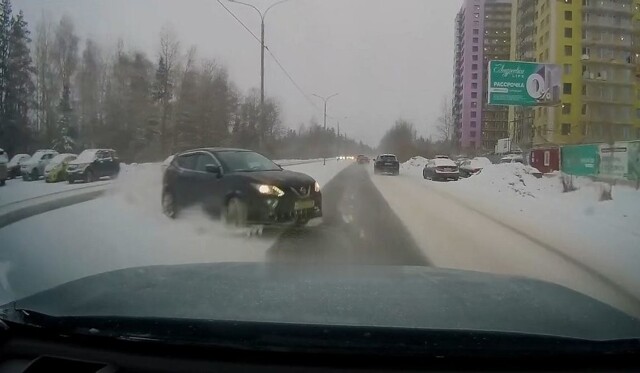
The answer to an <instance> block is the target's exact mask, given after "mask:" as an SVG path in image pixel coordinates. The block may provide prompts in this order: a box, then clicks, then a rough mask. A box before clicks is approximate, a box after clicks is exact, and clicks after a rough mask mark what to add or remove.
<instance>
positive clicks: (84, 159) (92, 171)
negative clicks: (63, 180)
mask: <svg viewBox="0 0 640 373" xmlns="http://www.w3.org/2000/svg"><path fill="white" fill-rule="evenodd" d="M119 173H120V160H119V159H118V155H117V154H116V151H115V150H113V149H87V150H85V151H83V152H82V153H80V155H79V156H78V158H76V159H75V160H74V161H71V162H69V165H68V166H67V180H68V181H69V184H73V183H75V182H76V181H84V182H85V183H90V182H93V181H96V180H98V179H100V178H101V177H105V176H108V177H110V178H112V179H114V178H116V177H117V176H118V174H119Z"/></svg>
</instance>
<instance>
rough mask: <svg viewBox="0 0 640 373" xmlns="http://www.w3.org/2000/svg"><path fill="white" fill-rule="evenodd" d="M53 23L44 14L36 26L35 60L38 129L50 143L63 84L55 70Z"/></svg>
mask: <svg viewBox="0 0 640 373" xmlns="http://www.w3.org/2000/svg"><path fill="white" fill-rule="evenodd" d="M53 44H54V39H53V23H52V22H51V19H50V18H49V16H48V15H47V14H45V13H43V14H42V16H41V18H40V20H39V21H38V24H37V26H36V35H35V46H34V62H35V67H36V99H35V101H36V131H37V132H39V133H41V134H44V136H43V140H44V141H45V142H47V143H49V142H50V141H51V140H52V139H53V137H54V134H55V126H56V119H57V113H56V99H55V98H56V97H57V96H58V94H59V92H60V87H61V85H62V83H61V80H60V75H58V74H56V72H55V71H54V68H53V66H54V63H53V58H54V56H53Z"/></svg>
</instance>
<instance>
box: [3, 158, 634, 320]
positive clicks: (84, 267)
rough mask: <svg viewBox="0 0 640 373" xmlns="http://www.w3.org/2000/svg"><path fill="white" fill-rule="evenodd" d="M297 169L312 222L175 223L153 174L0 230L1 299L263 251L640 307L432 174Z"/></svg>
mask: <svg viewBox="0 0 640 373" xmlns="http://www.w3.org/2000/svg"><path fill="white" fill-rule="evenodd" d="M300 167H303V168H301V169H300V171H304V172H308V173H310V174H311V175H312V176H314V177H317V176H315V175H314V173H316V174H317V175H318V176H320V177H324V178H325V180H324V181H321V184H325V185H324V187H323V198H324V201H323V206H324V218H323V219H322V220H320V221H317V222H313V223H314V224H312V226H311V227H308V228H303V229H287V230H282V229H279V230H268V231H265V234H264V235H263V236H261V237H246V236H238V235H237V234H231V233H229V232H226V231H225V230H224V229H222V227H220V226H219V224H218V223H216V222H212V221H211V220H209V218H207V217H205V216H202V215H199V214H194V215H193V216H186V217H184V218H181V219H179V220H178V221H171V220H169V219H166V218H165V217H163V216H162V214H161V212H160V207H159V199H158V195H159V191H158V190H155V189H153V188H157V185H158V183H157V181H156V180H153V177H151V176H150V175H144V174H142V175H144V177H143V181H144V182H135V183H133V184H132V185H134V186H135V188H133V190H130V191H128V192H125V193H121V194H120V195H115V196H108V197H103V198H100V199H98V200H95V201H90V202H85V203H82V204H80V205H77V206H74V207H70V208H63V209H60V210H56V211H52V212H49V213H46V214H42V215H39V216H35V217H32V218H29V219H26V220H23V221H21V222H18V223H15V224H12V225H10V226H7V227H5V228H3V229H0V242H1V243H2V244H3V248H2V250H1V251H0V291H2V290H3V289H4V294H2V293H0V301H2V300H6V299H7V297H10V298H11V299H16V298H19V297H22V296H26V295H29V294H32V293H34V292H37V291H40V290H45V289H46V288H47V287H51V286H55V285H59V284H61V283H64V282H67V281H71V280H74V279H77V278H81V277H84V276H88V275H91V274H96V273H101V272H105V271H110V270H115V269H120V268H127V267H134V266H145V265H157V264H183V263H194V262H217V261H264V260H266V261H273V262H290V263H292V264H295V263H312V264H317V265H325V264H327V265H330V264H356V265H357V264H373V265H410V266H437V267H446V268H459V269H467V270H476V271H481V272H491V273H498V274H509V275H520V276H526V277H531V278H536V279H540V280H546V281H550V282H554V283H557V284H560V285H563V286H566V287H569V288H572V289H575V290H577V291H580V292H582V293H584V294H587V295H590V296H592V297H594V298H597V299H600V300H602V301H605V302H606V303H609V304H611V305H614V306H615V307H618V308H620V309H623V310H625V311H627V312H629V313H632V314H635V315H640V306H639V303H638V300H637V299H636V298H635V297H633V296H632V295H631V294H629V292H627V291H625V289H623V288H621V287H620V286H617V284H616V283H615V281H613V280H612V279H609V278H606V277H604V276H602V275H601V274H599V272H598V270H597V268H588V267H586V266H584V265H582V264H580V262H578V261H575V260H573V259H572V258H570V257H567V256H566V255H563V254H562V253H560V252H558V251H555V250H554V249H553V248H552V247H548V246H546V245H544V244H543V243H541V242H538V241H536V240H535V238H532V237H528V236H526V235H523V234H521V233H518V232H517V231H514V230H512V229H510V228H509V227H507V226H505V225H504V224H503V223H501V222H498V221H496V220H493V219H492V218H491V217H489V216H486V215H483V214H482V213H480V212H478V211H475V210H473V209H471V208H469V207H468V206H465V205H463V204H461V203H459V202H457V201H456V200H454V199H452V198H451V197H448V196H446V195H442V194H441V193H439V192H438V191H437V190H436V189H435V188H429V187H428V182H424V183H422V182H420V181H416V179H412V178H410V177H407V176H403V175H400V176H398V177H391V176H379V175H372V172H371V170H370V168H371V167H370V166H369V167H366V166H359V165H351V166H349V167H346V168H344V166H340V167H338V165H337V164H335V163H331V165H329V164H328V165H327V166H322V165H321V164H317V165H309V166H300ZM316 168H317V169H316ZM343 168H344V169H343ZM329 174H331V175H336V176H335V177H333V178H330V177H329ZM153 175H155V174H153ZM147 179H148V180H147ZM328 180H331V181H329V182H326V181H328ZM425 183H427V187H425ZM147 184H149V185H147ZM134 192H135V193H134ZM35 232H37V234H35ZM7 289H8V290H7Z"/></svg>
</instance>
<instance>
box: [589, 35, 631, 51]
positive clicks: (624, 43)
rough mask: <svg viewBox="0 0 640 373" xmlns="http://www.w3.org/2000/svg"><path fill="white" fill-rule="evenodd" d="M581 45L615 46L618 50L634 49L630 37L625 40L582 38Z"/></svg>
mask: <svg viewBox="0 0 640 373" xmlns="http://www.w3.org/2000/svg"><path fill="white" fill-rule="evenodd" d="M582 45H584V46H595V47H607V48H615V49H619V50H625V51H632V50H634V46H633V43H632V42H631V38H630V37H629V39H627V40H596V39H591V38H589V39H582Z"/></svg>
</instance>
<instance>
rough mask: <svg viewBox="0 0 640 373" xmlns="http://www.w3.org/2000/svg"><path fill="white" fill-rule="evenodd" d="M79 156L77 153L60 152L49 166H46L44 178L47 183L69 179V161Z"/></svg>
mask: <svg viewBox="0 0 640 373" xmlns="http://www.w3.org/2000/svg"><path fill="white" fill-rule="evenodd" d="M76 158H78V156H77V155H75V154H69V153H65V154H58V155H56V156H55V157H53V159H52V160H51V162H49V164H48V165H47V167H45V168H44V180H45V181H46V182H47V183H57V182H59V181H65V180H67V167H68V165H69V162H71V161H73V160H75V159H76Z"/></svg>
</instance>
